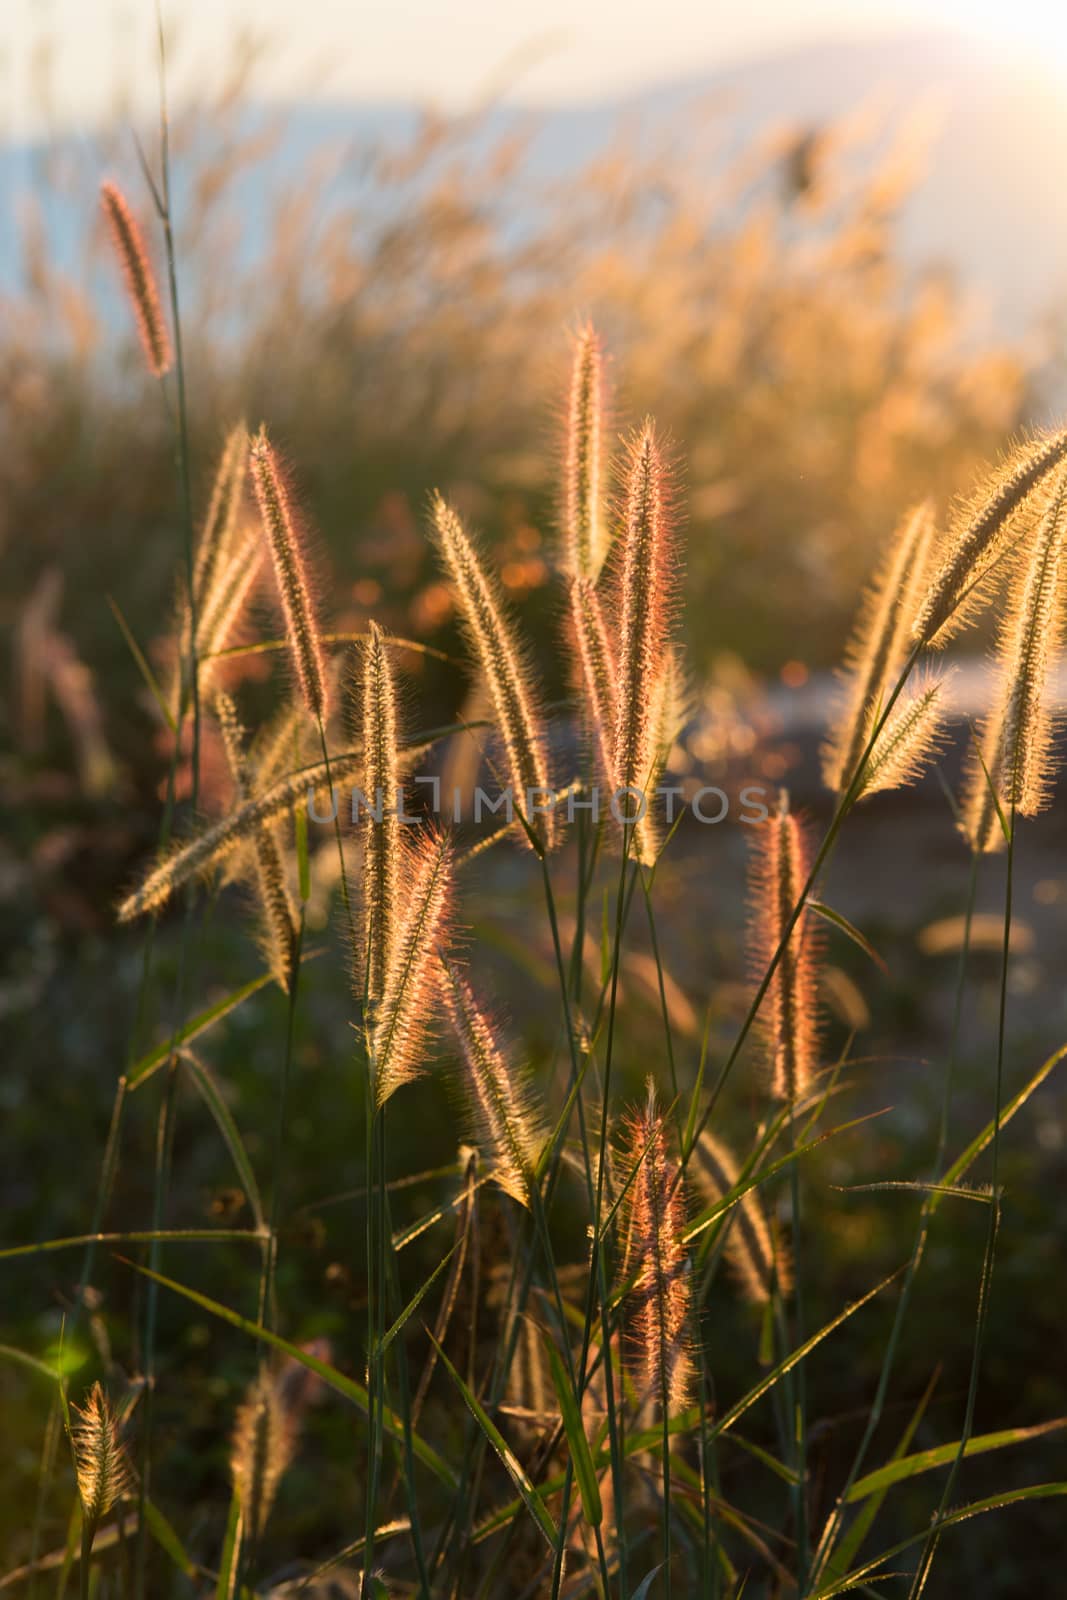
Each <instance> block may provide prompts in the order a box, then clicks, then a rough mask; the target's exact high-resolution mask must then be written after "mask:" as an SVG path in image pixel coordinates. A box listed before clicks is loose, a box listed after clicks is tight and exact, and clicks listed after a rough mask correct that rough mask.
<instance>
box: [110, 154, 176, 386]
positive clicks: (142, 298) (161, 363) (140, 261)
mask: <svg viewBox="0 0 1067 1600" xmlns="http://www.w3.org/2000/svg"><path fill="white" fill-rule="evenodd" d="M100 201H101V204H102V205H103V208H104V215H105V217H106V218H107V225H108V227H109V229H110V230H111V239H112V243H113V244H114V247H115V254H116V255H117V256H118V259H119V264H120V266H121V267H122V274H123V277H124V278H125V280H126V291H127V294H128V295H129V299H130V305H131V306H132V307H133V313H134V316H135V318H136V319H137V332H138V334H139V335H140V339H141V348H142V349H143V350H144V356H145V361H146V362H147V364H148V370H149V371H150V372H151V373H152V375H153V376H154V377H156V378H161V377H162V376H163V374H164V373H165V372H169V370H170V367H171V362H172V359H173V358H172V355H171V348H170V336H169V334H168V333H167V325H166V323H165V322H164V320H163V309H162V307H161V305H160V303H159V290H158V289H157V287H156V275H155V273H154V272H153V270H152V264H151V262H150V261H149V259H148V251H147V249H146V248H145V242H144V235H143V234H142V232H141V229H140V227H139V225H138V223H137V221H136V219H135V218H134V215H133V212H132V211H131V210H130V208H129V205H128V204H127V202H126V196H125V195H124V194H123V192H122V190H121V189H120V188H119V186H118V184H116V183H103V184H101V186H100Z"/></svg>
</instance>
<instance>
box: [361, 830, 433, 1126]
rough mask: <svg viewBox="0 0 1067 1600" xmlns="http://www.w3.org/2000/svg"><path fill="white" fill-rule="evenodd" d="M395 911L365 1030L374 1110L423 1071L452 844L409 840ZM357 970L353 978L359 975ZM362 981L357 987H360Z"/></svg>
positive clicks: (425, 837) (429, 836)
mask: <svg viewBox="0 0 1067 1600" xmlns="http://www.w3.org/2000/svg"><path fill="white" fill-rule="evenodd" d="M400 896H401V906H402V910H401V915H400V920H399V924H398V927H397V930H396V938H395V940H394V942H393V946H392V950H391V952H390V958H389V964H388V966H387V968H386V970H385V974H384V980H383V984H382V998H381V1002H380V1004H379V1005H378V1007H377V1010H376V1013H375V1017H374V1021H373V1025H372V1027H371V1029H370V1032H369V1042H370V1055H371V1067H372V1076H373V1083H374V1100H375V1104H376V1105H377V1106H378V1107H379V1108H380V1107H381V1106H383V1105H384V1104H385V1102H386V1101H387V1100H388V1099H389V1097H390V1095H392V1094H395V1092H396V1090H397V1089H399V1088H400V1087H401V1085H402V1084H405V1083H409V1082H410V1081H411V1080H412V1079H413V1078H416V1077H418V1075H419V1074H420V1073H421V1071H422V1069H423V1055H424V1046H425V1043H426V1038H427V1035H428V1034H429V1032H430V1028H431V1025H432V1022H433V1019H434V1008H435V1005H436V1003H437V1000H438V998H439V991H440V981H439V972H440V961H439V952H440V951H442V950H444V949H445V948H447V944H448V921H449V912H450V908H451V899H452V844H451V840H450V838H449V836H448V835H447V834H445V833H439V834H438V833H432V832H429V831H424V832H423V833H422V834H421V836H420V838H419V839H418V841H417V842H416V843H414V844H409V845H408V846H407V850H406V860H405V862H404V869H403V872H402V878H401V885H400ZM360 976H361V975H360V974H358V973H357V980H359V978H360ZM362 987H363V986H362V982H360V983H359V988H360V990H361V991H362Z"/></svg>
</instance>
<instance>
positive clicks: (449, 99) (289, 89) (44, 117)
mask: <svg viewBox="0 0 1067 1600" xmlns="http://www.w3.org/2000/svg"><path fill="white" fill-rule="evenodd" d="M297 10H298V8H297V7H296V6H295V4H294V0H254V3H253V0H224V3H219V0H185V4H184V5H183V6H182V8H181V10H180V12H179V11H177V9H176V8H174V7H168V6H166V5H165V6H164V22H165V29H166V37H167V49H168V77H169V82H170V89H171V95H172V99H173V100H174V101H175V102H177V103H180V102H181V101H182V100H183V99H184V98H186V97H187V94H188V92H189V87H190V85H192V86H194V87H195V89H196V90H200V89H202V88H205V87H206V88H211V87H215V86H217V85H219V84H220V83H221V82H222V81H223V80H224V78H225V76H226V73H227V71H228V70H229V69H230V67H231V66H232V63H233V60H234V58H235V51H236V50H237V49H238V48H239V41H240V40H241V38H242V37H245V38H249V37H253V36H254V37H255V38H257V39H259V40H261V41H264V44H263V50H262V53H261V55H259V57H258V58H257V61H256V65H255V67H254V69H253V72H252V77H251V84H252V86H253V89H254V92H255V95H256V97H257V98H261V99H264V100H266V101H268V102H271V101H282V102H285V101H294V100H295V101H308V100H310V101H312V102H319V103H323V104H374V103H381V102H406V103H412V102H414V103H430V104H432V105H434V106H438V107H440V108H441V109H444V110H455V109H463V108H466V107H470V106H472V105H477V104H478V103H480V102H482V101H484V100H486V99H492V98H498V97H503V98H506V99H508V100H513V101H515V102H518V103H522V104H525V105H531V106H546V107H553V106H566V105H575V104H590V103H598V102H601V101H605V100H612V99H617V98H624V97H626V96H627V95H629V94H639V93H641V92H643V91H647V90H649V89H654V88H657V87H669V86H670V85H671V84H672V83H673V82H676V81H678V80H680V79H694V78H699V77H701V76H704V75H708V76H713V75H715V74H717V73H721V72H723V71H726V70H729V69H731V68H735V67H739V66H743V65H745V64H746V63H748V62H754V61H758V60H761V59H766V58H769V57H773V56H775V55H781V54H788V53H790V52H792V51H795V50H797V49H799V48H804V47H815V48H819V47H825V48H831V47H833V46H835V45H839V44H847V43H848V42H850V41H855V42H857V43H860V42H864V41H866V42H868V43H870V42H875V41H877V40H879V39H881V38H887V39H900V38H907V37H909V36H915V35H919V36H922V37H926V38H931V39H932V38H935V37H937V36H938V35H947V36H956V37H958V38H959V39H960V40H961V43H963V44H964V45H966V44H968V43H970V44H973V45H975V46H977V47H982V46H985V47H990V48H995V49H996V50H997V51H998V52H1000V51H1006V52H1008V53H1009V54H1011V55H1014V56H1015V57H1016V58H1017V60H1019V61H1021V62H1023V63H1025V62H1026V61H1027V60H1029V61H1030V63H1031V64H1032V65H1034V66H1035V67H1038V68H1039V69H1040V70H1041V71H1042V72H1043V73H1045V74H1048V73H1051V74H1053V75H1055V76H1060V75H1061V74H1062V75H1063V76H1065V77H1067V21H1064V22H1062V23H1057V24H1054V25H1052V26H1051V27H1050V25H1049V13H1048V11H1047V9H1046V8H1045V7H1044V6H1043V5H1042V4H1039V3H1037V0H1021V3H1020V4H1019V5H1017V6H1016V7H1014V8H1013V10H1012V12H1011V15H1010V18H1007V17H1005V15H1004V12H1003V8H1002V7H996V6H993V5H991V4H987V3H985V0H982V3H979V4H970V5H968V4H964V3H963V0H939V3H938V4H937V5H934V6H931V5H921V4H916V3H907V0H906V3H903V4H899V3H890V0H873V3H871V4H870V5H866V6H864V7H863V9H862V11H858V10H857V8H856V7H855V6H854V5H851V4H849V3H848V0H813V3H811V4H802V3H800V0H762V3H760V4H756V5H754V6H751V7H749V8H747V9H746V10H745V12H744V13H742V14H732V15H729V16H717V17H715V18H714V19H713V20H712V19H709V17H708V14H707V10H706V8H704V7H702V6H701V5H700V4H699V0H661V3H660V4H659V5H658V6H657V10H656V26H655V28H654V29H650V28H649V27H648V26H647V21H646V18H645V17H644V15H643V14H641V13H639V11H638V8H637V7H630V8H629V10H627V11H626V12H624V13H622V14H621V15H620V12H619V9H618V8H617V7H614V6H612V5H610V4H609V0H581V3H580V4H579V5H578V6H577V7H575V6H574V5H568V4H566V0H542V3H541V4H540V5H539V7H538V11H537V17H536V22H535V23H531V22H530V21H529V20H528V19H524V18H523V17H522V15H521V14H520V13H519V12H518V11H516V10H513V9H505V10H503V11H502V10H501V8H499V7H495V6H493V5H492V4H491V3H490V0H461V3H460V4H458V5H455V6H452V7H450V8H448V10H447V11H446V10H445V8H444V7H442V6H440V5H436V4H427V3H425V0H421V3H420V0H407V3H403V4H400V5H397V6H393V7H391V8H390V9H389V11H388V12H387V13H386V12H385V11H377V12H374V13H371V14H360V13H359V12H357V10H356V8H355V7H354V6H352V5H351V4H349V3H347V0H323V3H321V4H319V5H318V6H317V7H316V8H315V9H314V10H313V11H311V12H307V11H303V12H301V13H300V16H299V21H300V40H299V43H298V44H296V45H294V44H293V42H292V37H291V24H292V22H293V20H294V17H295V15H296V13H297ZM1009 24H1010V26H1009ZM357 30H358V35H357ZM281 41H284V45H283V44H282V43H281ZM4 80H6V81H7V86H8V92H7V93H6V94H5V95H4V96H3V100H4V101H5V102H6V106H7V111H6V116H3V117H2V120H0V136H3V137H6V138H7V139H26V138H33V137H35V136H37V135H40V134H41V133H49V132H51V133H55V132H63V131H74V132H77V131H80V130H88V129H90V128H91V127H94V126H97V125H99V124H100V123H102V122H106V121H108V120H110V119H111V118H113V117H114V116H115V115H116V114H119V115H122V116H127V117H128V116H132V117H134V118H137V117H139V116H141V115H145V114H149V113H151V112H152V111H154V109H155V105H156V94H157V80H156V37H155V4H154V0H132V3H131V0H82V3H80V4H79V3H78V0H14V7H13V12H12V14H11V20H10V22H9V26H8V29H7V30H6V33H5V35H4V37H3V44H2V49H0V83H3V82H4Z"/></svg>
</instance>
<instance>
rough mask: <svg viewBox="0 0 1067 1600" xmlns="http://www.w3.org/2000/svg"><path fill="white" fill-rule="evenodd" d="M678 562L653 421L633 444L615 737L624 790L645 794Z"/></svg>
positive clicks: (617, 767) (627, 477) (627, 473)
mask: <svg viewBox="0 0 1067 1600" xmlns="http://www.w3.org/2000/svg"><path fill="white" fill-rule="evenodd" d="M673 568H674V548H673V538H672V527H671V517H670V494H669V472H668V467H667V462H666V459H665V456H664V452H663V448H662V445H661V443H660V440H659V436H658V434H657V432H656V427H655V424H654V423H653V422H652V421H651V420H650V419H649V420H647V421H646V422H645V423H644V425H643V426H642V427H641V428H640V429H639V430H638V432H637V433H636V434H635V435H634V436H633V437H632V438H631V440H630V441H629V444H628V447H627V457H626V466H625V519H624V528H623V534H622V546H621V551H620V573H619V601H618V604H619V624H618V631H619V646H618V654H619V670H618V696H617V703H616V713H615V741H614V774H615V781H616V783H617V785H618V787H619V789H620V790H622V789H631V790H634V791H636V792H639V793H641V794H644V793H645V789H646V786H647V784H648V780H649V777H650V775H651V773H652V770H653V767H654V765H655V759H656V750H655V738H656V729H655V727H654V717H653V712H654V689H655V685H656V683H657V681H658V679H659V676H660V674H661V672H662V671H663V670H664V667H665V664H666V655H667V647H668V640H669V627H670V615H671V609H672V596H673V581H672V580H673Z"/></svg>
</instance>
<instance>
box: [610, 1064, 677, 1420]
mask: <svg viewBox="0 0 1067 1600" xmlns="http://www.w3.org/2000/svg"><path fill="white" fill-rule="evenodd" d="M624 1139H625V1144H624V1156H623V1159H624V1162H625V1170H626V1172H627V1173H629V1172H630V1171H631V1170H632V1168H633V1167H635V1166H637V1163H638V1162H640V1166H639V1167H638V1170H637V1173H636V1176H635V1177H634V1180H633V1182H632V1184H631V1185H630V1188H629V1190H628V1192H627V1204H626V1227H625V1238H626V1251H625V1256H624V1259H623V1267H622V1271H623V1276H624V1278H626V1279H629V1278H631V1277H634V1278H635V1282H634V1286H633V1289H632V1291H631V1307H632V1308H633V1309H632V1313H631V1318H630V1343H631V1348H632V1350H633V1352H634V1354H635V1357H636V1360H637V1365H638V1371H639V1375H640V1378H639V1381H640V1383H641V1387H642V1389H643V1390H644V1391H645V1392H646V1393H647V1395H648V1396H649V1397H650V1398H652V1399H655V1400H658V1401H659V1403H660V1405H661V1406H662V1408H663V1411H664V1413H665V1414H673V1413H676V1412H677V1411H679V1410H680V1409H681V1408H682V1407H684V1405H685V1404H686V1401H687V1399H688V1397H689V1394H690V1391H691V1388H692V1381H693V1363H692V1356H691V1349H690V1336H689V1315H690V1301H691V1284H690V1274H689V1260H688V1256H687V1253H686V1249H685V1245H684V1242H683V1238H682V1235H683V1233H684V1230H685V1222H686V1217H685V1191H684V1186H683V1184H682V1183H681V1182H680V1181H678V1165H677V1163H676V1162H673V1161H671V1160H670V1159H669V1157H668V1153H667V1129H666V1124H665V1122H664V1119H663V1116H662V1114H661V1113H660V1111H659V1109H658V1107H657V1104H656V1092H655V1087H654V1085H653V1082H652V1079H651V1078H650V1079H649V1082H648V1097H647V1100H646V1102H645V1105H644V1106H643V1107H642V1108H641V1109H640V1110H639V1111H637V1112H635V1113H632V1114H631V1115H630V1116H629V1117H628V1118H627V1120H626V1123H625V1125H624Z"/></svg>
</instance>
